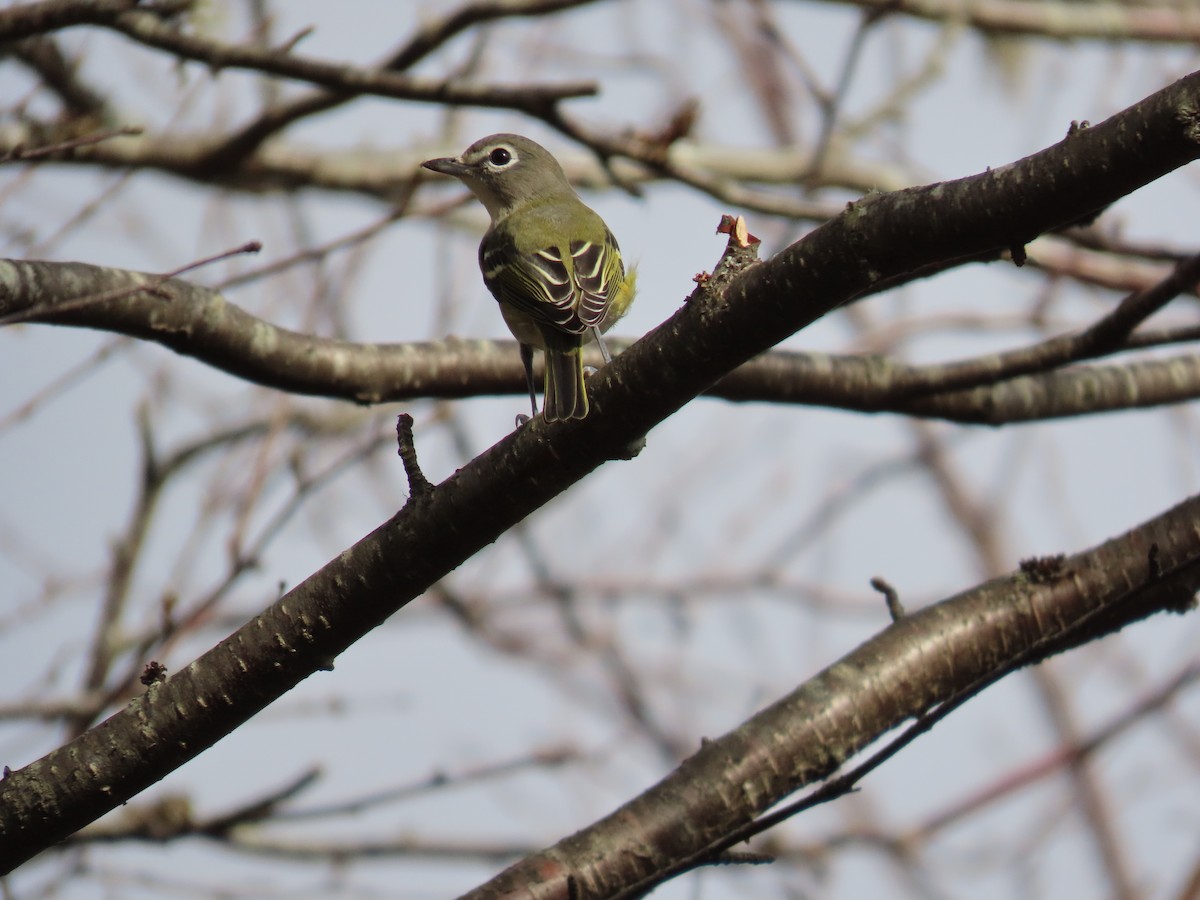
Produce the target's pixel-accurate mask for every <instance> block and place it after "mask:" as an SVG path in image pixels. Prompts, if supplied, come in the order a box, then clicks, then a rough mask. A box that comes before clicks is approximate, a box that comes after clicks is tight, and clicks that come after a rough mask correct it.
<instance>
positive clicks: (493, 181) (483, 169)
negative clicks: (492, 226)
mask: <svg viewBox="0 0 1200 900" xmlns="http://www.w3.org/2000/svg"><path fill="white" fill-rule="evenodd" d="M421 165H422V166H424V167H425V168H426V169H429V170H431V171H433V172H440V173H441V174H443V175H453V176H454V177H455V178H457V179H458V180H459V181H461V182H462V183H463V184H465V185H466V186H467V187H468V188H470V189H471V192H472V193H473V194H474V195H475V196H476V197H478V198H479V200H480V202H481V203H482V204H483V205H484V206H485V207H486V208H487V211H488V214H489V215H490V216H491V217H492V221H493V222H494V221H496V220H497V219H500V218H503V217H504V216H506V215H507V214H508V213H510V212H512V210H513V209H515V208H516V207H518V206H520V205H521V204H523V203H527V202H529V201H530V200H533V199H545V198H548V197H558V196H560V195H561V194H562V193H563V192H564V191H565V192H567V194H568V195H571V194H574V191H573V190H572V189H571V185H570V183H569V182H568V181H567V176H566V175H565V174H563V170H562V166H560V165H559V164H558V160H556V159H555V158H554V157H553V156H551V155H550V153H549V151H547V150H546V148H545V147H543V146H541V145H540V144H538V143H535V142H534V141H531V140H530V139H529V138H527V137H521V136H520V135H519V134H493V135H489V136H488V137H485V138H480V139H479V140H477V141H476V142H475V143H473V144H472V145H471V146H470V147H468V148H467V149H466V150H464V151H463V153H462V156H449V157H443V158H440V159H427V160H425V162H423V163H421Z"/></svg>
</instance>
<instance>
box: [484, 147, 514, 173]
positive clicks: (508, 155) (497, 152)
mask: <svg viewBox="0 0 1200 900" xmlns="http://www.w3.org/2000/svg"><path fill="white" fill-rule="evenodd" d="M516 159H517V154H515V153H513V152H512V150H510V149H509V148H508V147H493V148H492V150H491V152H490V153H488V157H487V160H488V165H490V166H491V167H492V168H494V169H503V168H505V167H506V166H511V165H512V164H513V163H514V162H516Z"/></svg>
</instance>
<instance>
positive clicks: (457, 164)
mask: <svg viewBox="0 0 1200 900" xmlns="http://www.w3.org/2000/svg"><path fill="white" fill-rule="evenodd" d="M421 165H422V166H423V167H424V168H426V169H429V170H430V171H432V172H440V173H441V174H443V175H453V176H454V177H455V178H461V177H462V176H463V175H464V174H465V173H466V171H467V166H466V165H464V164H463V161H462V160H461V159H457V158H456V157H452V156H447V157H442V158H441V159H427V160H425V162H423V163H421Z"/></svg>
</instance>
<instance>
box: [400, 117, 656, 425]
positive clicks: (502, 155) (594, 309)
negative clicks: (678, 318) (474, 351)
mask: <svg viewBox="0 0 1200 900" xmlns="http://www.w3.org/2000/svg"><path fill="white" fill-rule="evenodd" d="M421 165H423V166H424V167H425V168H427V169H432V170H433V171H434V172H441V173H442V174H443V175H453V176H454V177H455V178H457V179H459V180H460V181H462V182H463V184H465V185H466V186H467V187H468V188H470V189H471V192H472V193H474V194H475V196H476V197H478V198H479V200H480V202H482V203H483V205H484V207H486V208H487V211H488V215H489V216H491V218H492V224H491V226H490V227H489V228H488V230H487V232H486V233H485V234H484V236H483V240H482V241H481V242H480V244H479V268H480V269H481V270H482V271H483V283H484V284H485V285H486V286H487V289H488V290H489V291H491V292H492V296H493V297H495V298H496V300H497V302H498V303H499V304H500V312H501V314H502V315H503V316H504V321H505V323H506V324H507V325H508V330H509V331H511V332H512V333H513V337H515V338H516V339H517V342H518V343H519V344H520V345H521V362H522V363H523V364H524V366H525V379H526V381H527V383H528V385H529V401H530V403H531V404H532V406H533V414H534V416H536V415H537V394H536V389H535V387H534V381H533V350H534V348H535V347H536V348H538V349H539V350H541V351H543V353H544V354H545V356H546V382H545V390H544V394H545V400H544V403H543V412H542V415H543V416H544V417H545V419H546V421H547V422H558V421H560V420H563V419H582V418H584V417H585V416H586V415H587V414H588V398H587V388H586V387H585V385H584V380H583V344H584V342H585V341H587V340H590V339H593V338H594V339H595V341H596V343H598V344H599V345H600V352H601V354H602V355H603V356H604V361H605V362H606V363H607V362H609V361H611V359H612V357H611V356H610V355H609V352H608V348H607V347H605V346H604V340H603V338H602V337H601V334H602V333H603V332H605V331H608V329H609V328H611V327H612V325H613V323H614V322H616V321H617V319H619V318H621V316H623V315H624V314H625V311H626V310H627V309H628V308H629V305H630V303H632V302H633V295H634V293H635V287H636V282H637V273H636V272H634V271H630V272H629V273H628V274H626V272H625V266H624V264H623V263H622V261H621V250H620V248H619V247H618V246H617V241H616V238H614V237H613V236H612V232H611V231H609V230H608V226H607V225H605V224H604V220H603V219H601V218H600V217H599V216H598V215H596V213H595V212H593V211H592V210H591V209H589V208H588V207H587V206H585V205H584V203H583V201H582V200H580V199H579V195H578V194H576V193H575V191H574V189H573V188H572V187H571V185H570V182H568V181H567V176H566V175H565V174H563V170H562V166H560V165H559V164H558V160H556V159H555V158H554V157H553V156H551V155H550V153H549V152H548V151H547V150H546V149H545V148H544V147H542V146H541V145H539V144H536V143H534V142H533V141H531V140H530V139H529V138H526V137H521V136H520V135H516V134H493V135H491V136H489V137H485V138H482V139H481V140H478V141H476V142H475V143H474V144H472V145H471V146H470V147H468V148H467V149H466V150H465V151H463V154H462V156H458V157H450V158H443V159H430V160H426V161H425V162H423V163H421Z"/></svg>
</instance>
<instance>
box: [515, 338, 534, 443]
mask: <svg viewBox="0 0 1200 900" xmlns="http://www.w3.org/2000/svg"><path fill="white" fill-rule="evenodd" d="M520 347H521V365H523V366H524V367H525V383H526V384H527V385H528V386H529V405H530V406H531V407H532V408H533V415H532V416H530V419H536V418H537V414H538V408H537V386H536V385H535V384H534V381H533V347H531V346H529V345H528V344H520ZM528 421H529V419H526V418H525V417H524V416H523V415H518V416H517V427H518V428H520V427H521V426H522V425H524V424H525V423H526V422H528Z"/></svg>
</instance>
